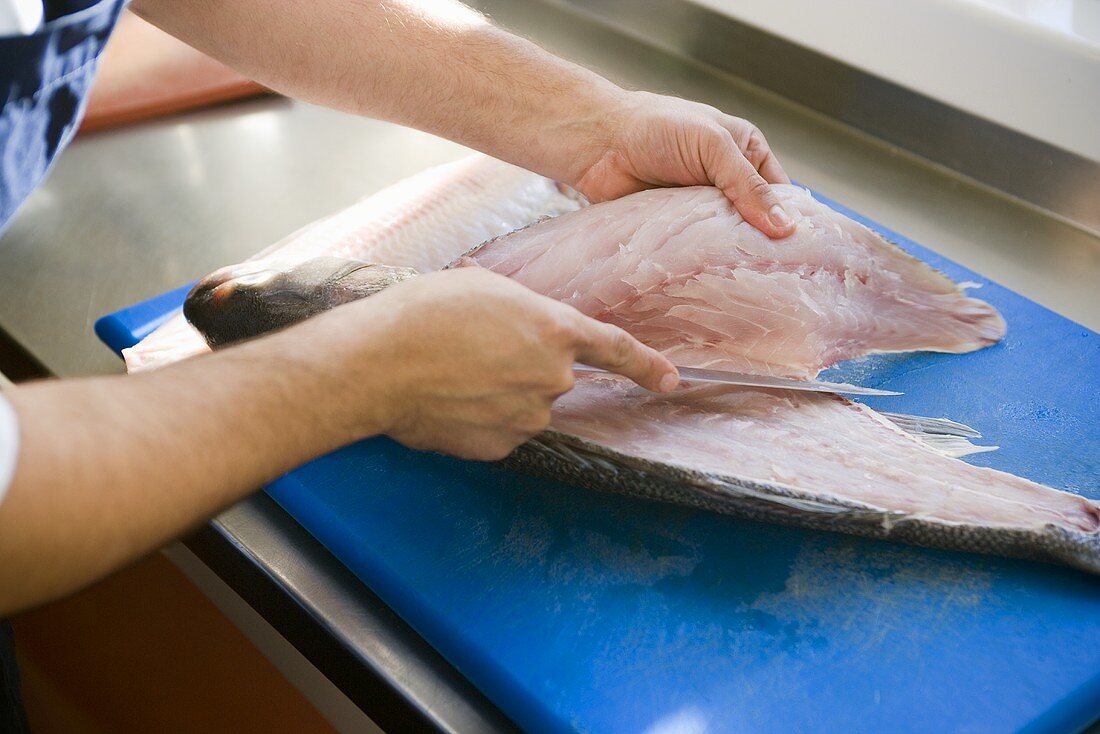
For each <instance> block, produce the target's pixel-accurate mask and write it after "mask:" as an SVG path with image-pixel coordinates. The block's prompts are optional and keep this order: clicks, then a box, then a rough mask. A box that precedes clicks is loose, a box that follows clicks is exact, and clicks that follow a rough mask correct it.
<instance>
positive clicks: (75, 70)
mask: <svg viewBox="0 0 1100 734" xmlns="http://www.w3.org/2000/svg"><path fill="white" fill-rule="evenodd" d="M125 4H126V0H47V2H46V3H45V9H46V21H45V22H44V23H43V25H42V27H41V28H40V29H39V30H38V31H37V32H36V33H34V34H32V35H30V36H5V37H0V105H2V106H0V235H2V234H3V232H4V229H5V228H6V227H7V224H8V223H9V222H10V221H11V218H12V215H13V214H15V210H16V209H18V208H19V205H20V204H22V203H23V200H24V199H26V198H27V196H29V195H30V193H31V192H32V191H33V190H34V188H35V187H36V186H37V185H38V184H39V182H41V181H42V178H43V177H44V176H45V175H46V172H47V171H48V170H49V168H50V164H51V163H52V162H53V160H54V158H55V157H56V155H57V154H58V152H59V151H60V150H61V149H62V148H64V147H65V146H66V145H67V144H68V142H69V140H71V139H72V137H73V134H74V133H75V132H76V128H77V124H78V123H79V121H80V117H81V115H82V114H83V113H84V102H85V99H86V98H87V95H88V89H89V88H90V87H91V84H92V77H93V76H94V75H95V71H96V66H97V64H98V62H99V55H100V53H101V52H102V51H103V46H104V44H105V43H107V38H108V37H109V36H110V34H111V31H112V30H113V29H114V27H115V23H116V22H117V21H118V15H119V13H120V12H122V8H123V6H124V5H125ZM25 731H27V721H26V716H25V715H24V713H23V706H22V704H21V702H20V698H19V671H18V669H17V668H16V665H15V646H14V642H13V640H12V633H11V626H10V625H9V624H8V623H7V622H5V621H3V620H0V732H4V733H5V734H20V733H21V732H25Z"/></svg>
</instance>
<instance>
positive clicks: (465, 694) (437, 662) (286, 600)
mask: <svg viewBox="0 0 1100 734" xmlns="http://www.w3.org/2000/svg"><path fill="white" fill-rule="evenodd" d="M182 542H183V544H184V545H185V546H187V548H188V549H189V550H191V552H193V553H194V554H195V555H196V556H198V557H199V558H200V559H201V560H202V562H203V563H205V564H206V565H207V566H208V567H209V568H210V569H211V570H212V571H213V572H214V573H216V574H217V575H218V576H219V577H220V578H221V579H222V580H223V581H225V582H226V583H227V584H228V585H229V586H230V587H231V588H232V589H233V590H234V591H235V592H236V593H237V594H238V595H239V596H240V597H241V598H242V599H243V600H244V601H245V603H247V604H248V605H249V606H251V607H252V608H253V609H255V610H256V611H257V612H258V613H260V614H261V615H262V616H263V617H264V619H265V620H266V621H267V622H268V623H269V624H271V626H272V627H274V628H275V629H276V630H277V631H278V632H279V633H280V634H281V635H283V637H285V638H286V640H287V641H288V642H289V643H290V644H291V645H293V646H294V647H295V648H296V649H297V650H298V651H299V652H300V653H302V655H303V656H305V658H306V659H307V660H309V662H310V663H312V664H313V665H314V666H315V667H316V668H317V669H318V670H319V671H321V673H323V674H324V675H325V677H327V678H328V679H329V680H330V681H331V682H332V683H333V684H334V685H336V687H337V688H339V689H340V690H341V692H342V693H344V695H346V696H347V697H348V698H349V699H350V700H351V701H352V702H353V703H355V704H356V705H357V706H359V708H360V709H362V710H363V712H364V713H366V714H367V715H368V716H369V717H370V718H371V720H373V721H374V722H375V723H377V724H378V725H379V726H380V727H381V728H382V729H383V730H385V731H386V732H404V731H410V732H420V731H430V732H448V733H450V732H455V733H461V732H475V731H476V732H516V731H519V730H518V728H517V727H516V725H515V724H514V723H512V721H511V720H510V719H508V718H507V717H506V716H505V715H504V713H503V712H501V711H500V710H499V709H498V708H497V707H496V706H495V704H493V703H492V702H491V701H489V699H488V698H486V697H485V695H484V694H483V693H481V692H480V691H479V690H478V689H477V688H475V687H474V685H473V684H472V683H470V682H469V681H468V680H467V679H466V678H465V677H464V676H463V675H462V674H461V673H460V672H459V671H458V670H457V669H456V668H454V666H452V665H451V664H450V663H449V662H447V660H446V659H444V658H443V656H442V655H440V654H439V653H438V652H437V651H436V650H435V649H434V648H433V647H431V645H429V644H428V642H427V641H426V640H424V638H423V637H421V636H420V635H419V634H418V633H417V632H416V631H415V630H413V629H412V627H410V626H409V625H408V624H407V623H406V622H405V621H404V620H403V619H401V618H400V617H399V616H398V615H397V613H396V612H394V611H393V610H392V609H391V608H390V607H389V606H388V605H387V604H386V603H385V602H384V601H383V600H382V599H381V598H379V597H378V596H377V595H376V594H375V593H374V592H373V591H371V590H370V589H369V588H368V587H367V586H366V585H365V584H364V583H363V582H362V581H360V580H359V578H358V577H356V576H355V575H354V574H353V573H352V572H351V571H350V570H348V569H347V567H345V566H344V565H343V564H342V563H341V562H340V561H339V560H338V559H336V557H335V556H333V555H332V554H331V553H330V552H329V551H328V550H327V549H326V548H325V547H324V546H323V545H321V543H320V542H319V541H318V540H316V539H315V538H314V537H313V536H312V535H310V534H309V532H308V531H306V530H305V529H304V528H303V527H302V526H301V525H299V524H298V523H297V522H296V521H295V520H294V519H293V518H292V517H291V516H290V515H289V514H288V513H287V512H286V511H285V510H283V509H282V508H281V507H280V506H279V505H278V504H277V503H276V502H275V501H274V500H272V499H271V498H270V497H268V496H267V495H266V494H264V493H262V492H260V493H257V494H255V495H252V496H250V497H248V498H247V499H245V500H243V501H242V502H240V503H238V504H236V505H234V506H233V507H232V508H230V509H229V510H227V511H226V512H225V513H223V514H222V515H220V516H219V517H217V518H215V519H214V520H212V521H210V522H209V523H208V524H207V525H206V526H204V527H203V528H201V529H200V530H199V531H198V532H196V533H194V534H192V535H190V536H188V537H185V538H183V541H182ZM273 544H274V545H276V546H279V547H278V548H273V547H272V545H273ZM258 546H259V547H262V548H263V550H264V551H266V552H265V553H264V556H265V557H267V558H284V559H285V558H286V557H289V555H290V554H293V559H294V562H293V563H292V564H286V565H287V567H288V568H286V569H284V570H283V571H282V572H281V573H278V572H276V571H275V570H274V569H273V568H272V567H271V566H270V565H269V564H267V563H266V562H264V561H262V560H260V559H259V558H257V557H256V555H255V554H254V553H253V552H252V551H251V550H249V549H250V548H256V547H258ZM303 586H305V587H314V588H321V589H324V595H325V598H324V599H323V600H320V601H319V602H315V601H314V600H311V598H310V594H309V592H308V590H306V591H303V588H302V587H303ZM324 610H327V612H328V613H326V611H324ZM333 612H335V613H337V614H339V615H340V617H341V619H336V618H334V617H333V614H332V613H333ZM347 617H353V618H354V621H353V623H352V624H351V625H349V624H348V619H347ZM354 632H359V633H360V634H359V635H358V636H355V635H354V634H353V633H354Z"/></svg>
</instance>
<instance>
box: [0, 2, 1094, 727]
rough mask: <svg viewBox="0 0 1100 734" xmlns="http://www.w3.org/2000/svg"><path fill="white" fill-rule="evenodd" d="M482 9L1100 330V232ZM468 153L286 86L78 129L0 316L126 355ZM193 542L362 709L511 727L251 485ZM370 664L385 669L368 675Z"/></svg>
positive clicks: (760, 101) (0, 250) (754, 99)
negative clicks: (174, 307) (735, 118)
mask: <svg viewBox="0 0 1100 734" xmlns="http://www.w3.org/2000/svg"><path fill="white" fill-rule="evenodd" d="M482 6H483V7H484V8H485V9H486V10H488V12H490V14H491V15H493V16H494V17H495V18H497V19H498V21H499V22H500V23H501V24H503V25H506V26H510V27H513V28H515V29H517V30H518V31H520V32H521V33H525V34H527V35H529V36H531V37H533V38H535V39H536V40H537V41H539V42H540V43H542V44H543V45H545V46H546V47H548V48H550V49H551V50H553V51H556V52H558V53H561V54H563V55H565V56H568V57H571V58H573V59H576V60H578V61H580V62H581V63H584V64H586V65H588V66H591V67H593V68H595V69H597V70H599V71H601V72H603V73H605V74H606V75H608V76H610V77H611V78H613V79H615V80H616V81H618V82H620V83H623V84H625V85H628V86H631V87H638V88H647V89H651V90H656V91H665V92H670V93H673V94H677V95H680V96H684V97H690V98H694V99H699V100H702V101H705V102H708V103H710V104H713V105H716V106H718V107H721V108H723V109H725V110H727V111H730V112H733V113H735V114H738V115H741V116H743V117H746V118H749V119H752V120H753V121H755V122H756V123H757V124H758V125H759V126H760V127H761V128H762V129H763V130H764V132H765V133H766V134H767V135H768V138H769V140H770V141H771V143H772V146H773V148H774V149H775V150H776V151H777V152H778V154H779V156H780V158H781V160H782V161H783V162H784V164H785V165H786V167H787V169H788V171H789V173H790V174H791V175H792V176H793V177H795V178H796V179H798V180H800V181H802V182H803V183H805V184H807V185H809V186H812V187H814V188H816V189H818V190H819V191H821V192H822V193H824V194H826V195H828V196H830V197H832V198H835V199H837V200H839V201H842V202H844V203H845V204H847V205H848V206H850V207H852V208H853V209H855V210H857V211H859V212H861V213H863V214H866V215H868V216H870V217H872V218H874V219H876V220H878V221H879V222H882V223H883V224H885V225H887V226H889V227H892V228H894V229H896V230H898V231H900V232H902V233H904V234H906V235H907V236H909V237H911V238H913V239H914V240H916V241H918V242H921V243H923V244H925V245H927V246H929V247H931V248H933V249H936V250H938V251H940V252H942V253H944V254H946V255H948V256H949V257H951V258H954V259H955V260H958V261H959V262H961V263H963V264H965V265H967V266H969V267H971V268H973V269H975V270H978V271H980V272H982V273H984V274H985V275H987V276H989V277H991V278H993V279H995V280H998V281H1000V282H1002V283H1004V284H1005V285H1007V286H1009V287H1011V288H1013V289H1015V290H1017V291H1019V292H1021V293H1023V294H1025V295H1027V296H1029V297H1031V298H1033V299H1034V300H1036V301H1038V302H1039V303H1042V304H1044V305H1046V306H1048V307H1049V308H1052V309H1053V310H1055V311H1058V312H1060V313H1062V314H1065V315H1067V316H1069V317H1071V318H1073V319H1075V320H1077V321H1079V322H1081V323H1083V324H1085V325H1086V326H1089V327H1091V328H1093V329H1100V288H1097V284H1100V241H1098V240H1097V239H1096V238H1095V237H1093V236H1091V235H1089V234H1086V233H1084V232H1082V231H1081V230H1079V229H1075V228H1073V227H1070V226H1067V225H1065V224H1062V223H1060V222H1058V221H1056V220H1055V219H1053V218H1051V217H1049V216H1046V215H1044V214H1042V213H1041V212H1038V211H1036V210H1034V209H1030V208H1027V207H1025V206H1023V205H1021V204H1019V203H1018V202H1015V201H1013V200H1010V199H1008V198H1006V197H1001V196H998V195H996V194H994V193H991V192H989V191H987V190H983V189H980V188H978V187H976V186H974V185H972V184H970V183H968V182H967V181H966V180H964V179H962V178H961V177H958V176H955V175H953V174H951V173H950V172H948V171H945V170H943V169H939V168H936V167H933V166H931V165H929V164H926V163H924V162H922V161H921V160H919V159H916V158H914V157H912V156H910V155H908V154H905V153H901V152H899V151H898V150H896V149H893V148H891V147H889V146H886V145H884V144H881V143H879V142H876V141H875V140H874V139H872V138H870V137H868V136H866V135H864V134H861V133H857V132H854V131H853V130H851V129H849V128H846V127H844V126H842V125H840V124H838V123H835V122H833V121H831V120H829V119H827V118H825V117H823V116H821V115H819V114H817V113H813V112H810V111H808V110H806V109H805V108H800V107H798V106H795V105H793V104H791V103H788V102H786V101H784V100H783V99H781V98H779V97H776V96H774V95H772V94H769V93H765V92H763V91H761V90H759V89H758V88H755V87H752V86H750V85H748V84H746V83H743V82H740V81H738V79H736V78H734V77H731V76H728V75H724V74H721V73H718V72H714V71H712V70H709V69H707V68H705V67H702V66H699V65H695V64H693V63H691V62H689V61H685V60H682V59H678V58H676V57H673V56H670V55H668V54H666V53H663V52H659V51H655V50H653V49H651V48H649V47H647V46H645V45H643V44H641V43H639V42H637V41H634V40H630V39H628V38H627V37H625V36H621V35H618V34H616V33H615V32H613V31H611V30H609V29H607V28H606V27H602V26H599V25H597V24H594V23H593V22H591V21H589V20H586V19H583V18H579V17H578V16H575V15H572V14H570V13H569V12H568V11H565V10H562V9H560V8H558V7H552V6H547V5H542V4H538V3H535V2H531V1H527V2H524V1H523V0H491V1H490V2H485V3H482ZM777 63H780V61H777ZM464 152H465V151H464V150H463V149H462V148H460V147H459V146H456V145H454V144H451V143H448V142H446V141H442V140H439V139H436V138H433V137H431V136H428V135H424V134H422V133H418V132H415V131H412V130H408V129H403V128H399V127H396V126H393V125H388V124H385V123H379V122H374V121H370V120H366V119H359V118H354V117H350V116H347V115H343V114H340V113H336V112H331V111H327V110H322V109H319V108H316V107H311V106H308V105H304V104H299V103H293V102H289V101H286V100H281V99H275V98H267V99H260V100H255V101H250V102H245V103H241V104H235V105H231V106H226V107H221V108H218V109H214V110H208V111H204V112H199V113H195V114H189V115H185V116H181V117H175V118H171V119H167V120H163V121H159V122H154V123H149V124H144V125H140V126H136V127H130V128H125V129H121V130H116V131H111V132H106V133H100V134H95V135H91V136H88V137H86V138H82V139H80V140H78V141H77V142H76V143H75V144H74V145H73V146H72V148H71V149H70V150H69V151H68V152H67V153H66V154H65V155H64V156H63V158H62V160H61V161H60V162H59V163H58V165H57V168H56V169H55V170H54V172H53V173H52V174H51V175H50V177H49V179H48V181H47V182H46V184H45V186H43V188H42V189H41V190H40V191H38V192H37V193H36V194H35V195H34V197H33V198H32V199H31V201H29V202H28V204H27V205H26V207H25V208H24V209H23V211H22V212H21V213H20V215H19V217H18V219H17V221H16V222H15V223H14V225H13V226H12V228H11V229H10V231H9V232H8V233H7V235H6V236H5V237H4V238H3V240H0V329H2V330H3V331H5V332H7V333H8V334H9V335H10V336H11V337H12V338H13V339H14V341H15V342H17V343H18V345H20V346H21V347H22V348H24V349H25V350H27V351H28V352H30V353H31V354H32V355H33V356H34V357H36V358H37V359H38V360H39V361H40V362H41V363H42V365H44V366H45V368H46V369H48V370H49V371H50V372H52V373H54V374H57V375H61V376H75V375H86V374H95V373H105V372H117V371H119V370H120V369H121V367H120V365H119V363H118V361H117V360H116V359H115V357H114V356H113V355H111V354H109V353H108V351H107V349H106V348H104V347H103V346H102V345H100V344H99V343H98V341H97V340H96V339H95V337H94V335H93V333H92V325H93V323H94V321H95V319H96V318H98V317H99V316H101V315H103V314H105V313H108V312H110V311H113V310H116V309H118V308H121V307H123V306H126V305H129V304H131V303H133V302H135V301H138V300H141V299H143V298H146V297H149V296H152V295H154V294H157V293H160V292H162V291H164V290H167V289H169V288H173V287H175V286H178V285H180V284H182V283H184V282H186V281H188V280H190V279H193V278H196V277H198V276H201V275H203V274H205V273H207V272H208V271H210V270H212V269H214V268H215V267H217V266H219V265H223V264H226V263H231V262H235V261H238V260H241V259H242V258H244V257H246V256H247V255H249V254H251V253H253V252H255V251H256V250H258V249H260V248H262V247H264V246H266V245H268V244H270V243H271V242H273V241H274V240H276V239H278V238H279V237H281V236H283V235H285V234H286V233H287V232H289V231H290V230H292V229H294V228H296V227H298V226H300V225H302V224H304V223H306V222H308V221H310V220H312V219H314V218H316V217H319V216H321V215H324V214H326V213H328V212H330V211H332V210H334V209H337V208H339V207H341V206H343V205H345V204H348V203H350V202H351V201H353V200H355V199H356V198H358V197H360V196H362V195H364V194H367V193H370V192H372V191H374V190H377V189H379V188H381V187H383V186H385V185H386V184H389V183H391V182H393V181H395V180H397V179H399V178H401V177H403V176H406V175H408V174H411V173H413V172H415V171H418V170H420V169H422V168H424V167H426V166H429V165H433V164H436V163H441V162H444V161H447V160H451V159H454V158H456V157H459V156H461V155H463V154H464ZM2 369H4V365H3V364H0V370H2ZM188 545H189V546H190V547H191V548H192V550H194V551H195V553H196V554H197V555H198V556H199V557H200V558H202V559H203V560H204V561H205V562H206V563H207V565H209V566H210V567H211V568H213V569H214V570H215V571H216V572H218V573H219V575H221V576H222V578H224V579H225V580H226V581H227V583H229V585H230V586H232V587H234V588H235V589H237V591H238V593H240V594H241V596H242V597H244V598H245V600H246V601H248V602H249V603H250V604H251V605H252V606H253V607H254V608H255V609H257V611H259V612H260V613H261V614H262V615H264V616H265V617H267V618H268V619H269V621H271V622H272V624H273V625H274V626H275V627H276V629H278V630H280V632H282V633H283V634H284V636H286V637H287V639H289V640H291V642H293V643H294V644H295V645H296V646H297V647H299V649H300V650H302V651H303V652H304V653H305V655H306V657H307V658H309V659H310V660H311V661H312V662H313V663H314V664H315V665H317V667H318V668H319V669H321V670H322V672H324V673H325V674H326V675H328V676H329V678H330V679H332V680H333V681H334V682H337V683H338V685H340V686H341V688H343V689H344V690H345V691H346V692H349V695H350V696H351V697H352V699H353V700H354V701H356V703H359V704H360V705H362V706H364V707H365V708H368V709H369V708H370V706H371V705H372V703H371V702H372V701H374V702H375V703H377V701H378V700H379V699H378V695H379V694H378V691H379V690H386V691H389V692H390V693H393V694H394V695H395V696H396V698H395V699H393V700H398V699H400V701H398V703H400V704H401V705H407V706H408V707H409V711H412V712H413V713H411V714H409V715H410V716H413V717H414V718H415V717H417V716H420V717H421V718H420V719H417V720H418V721H421V722H422V723H423V722H425V721H426V722H430V723H432V724H433V725H435V726H437V727H439V728H443V729H451V730H463V729H469V728H470V727H471V726H475V722H476V727H475V728H497V729H501V728H506V727H507V723H506V722H504V720H503V719H502V718H501V717H500V715H499V714H498V713H497V712H495V710H494V709H493V708H492V707H491V706H490V705H489V704H488V702H487V701H485V700H484V699H482V698H480V696H479V694H477V693H476V692H475V691H473V690H472V688H471V687H470V686H469V685H468V684H467V683H465V681H463V680H462V679H461V678H460V677H459V676H457V675H456V674H455V673H454V671H453V670H450V669H449V668H448V666H447V665H446V663H445V662H443V661H442V660H441V659H439V658H438V656H435V657H432V655H433V653H432V651H431V650H430V649H429V648H426V646H424V645H423V642H422V641H418V640H419V638H417V637H416V636H415V634H413V633H412V632H411V630H408V629H407V628H405V627H403V626H402V623H401V622H400V620H396V619H395V618H392V616H393V615H392V614H391V615H389V616H387V614H386V610H385V608H384V606H383V605H381V603H380V602H379V601H378V600H377V598H376V597H374V596H373V595H372V594H371V593H370V592H369V590H367V589H365V587H362V585H361V584H359V583H358V582H357V581H356V580H355V579H354V577H351V576H350V574H349V573H348V572H347V571H346V570H345V569H343V567H342V566H340V564H339V563H338V562H337V561H336V560H335V559H334V558H332V557H331V556H330V555H328V553H327V552H326V551H324V549H323V548H321V547H320V546H319V545H318V544H317V543H316V541H313V540H312V538H310V537H309V536H308V535H307V534H306V533H305V532H304V531H303V530H302V529H301V528H300V527H298V526H297V525H296V524H295V523H294V522H293V521H292V520H290V519H289V518H288V517H287V516H286V515H285V513H283V512H282V511H281V510H280V509H279V508H278V507H276V506H275V505H274V504H273V503H272V502H270V500H267V499H266V497H263V496H257V497H254V498H252V499H250V500H247V501H245V502H243V503H241V504H240V505H238V506H237V507H235V508H234V509H232V510H230V511H229V512H227V513H225V514H224V515H223V516H221V517H220V518H219V519H218V520H216V521H215V522H213V523H212V524H211V526H210V527H209V528H208V529H207V530H205V531H203V532H202V533H200V534H199V535H198V536H195V538H193V539H192V540H191V541H189V543H188ZM390 642H392V643H393V644H392V645H391V644H389V643H390ZM418 645H420V646H421V647H417V646H418ZM334 661H335V662H334ZM408 661H413V662H411V663H410V662H408ZM364 680H367V681H373V683H370V685H358V683H361V682H362V681H364ZM372 686H373V687H372ZM387 695H389V694H387ZM385 700H386V701H387V705H389V704H392V703H393V701H392V700H391V699H389V698H387V699H385ZM402 702H403V703H402ZM395 705H396V704H395ZM417 712H418V713H417ZM379 723H383V726H385V723H384V722H383V721H380V722H379Z"/></svg>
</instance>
